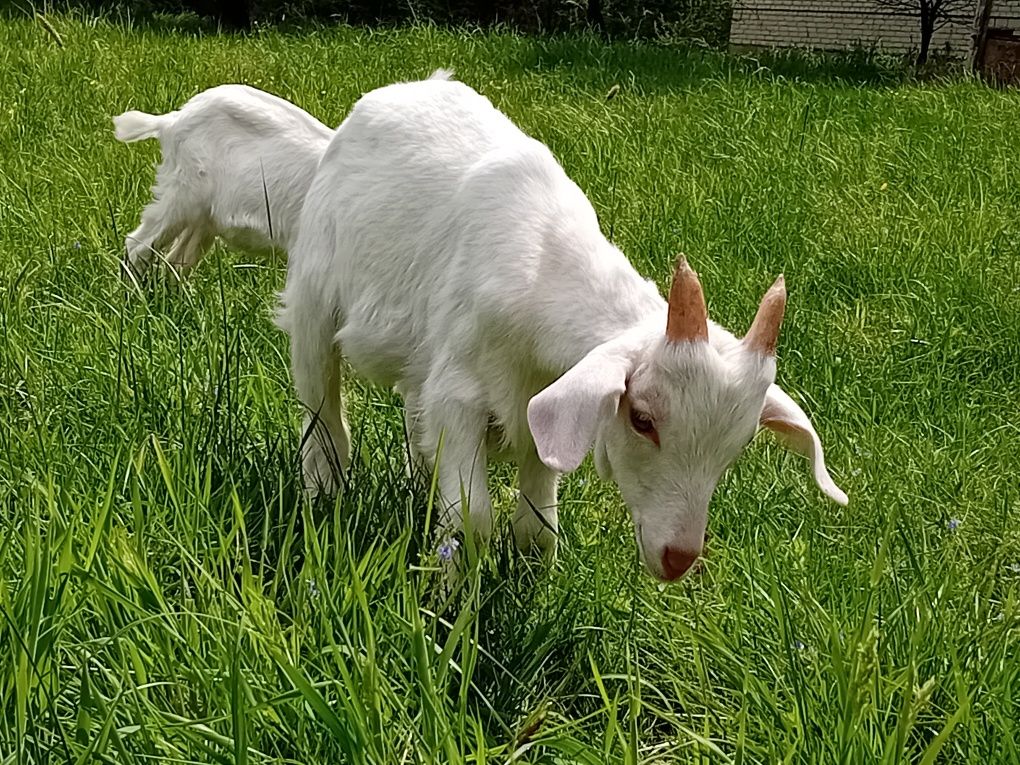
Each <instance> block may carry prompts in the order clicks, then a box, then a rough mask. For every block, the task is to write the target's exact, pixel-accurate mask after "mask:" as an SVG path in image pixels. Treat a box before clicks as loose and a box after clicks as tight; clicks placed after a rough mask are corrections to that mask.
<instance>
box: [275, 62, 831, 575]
mask: <svg viewBox="0 0 1020 765" xmlns="http://www.w3.org/2000/svg"><path fill="white" fill-rule="evenodd" d="M281 298H282V306H281V309H280V315H279V324H280V326H282V327H283V328H284V329H286V330H287V331H288V332H289V334H290V341H291V353H292V365H293V374H294V383H295V386H296V389H297V394H298V396H299V398H300V399H301V401H302V402H303V404H304V405H305V406H306V407H307V410H308V412H309V414H308V417H307V419H306V423H305V442H304V456H303V461H304V472H305V477H306V482H307V483H308V484H309V485H313V486H318V487H319V488H320V489H324V490H327V491H328V490H332V489H335V488H336V485H337V480H338V474H337V468H338V467H339V468H343V467H345V466H346V465H347V462H348V459H349V449H350V436H349V431H348V427H347V424H346V422H345V417H344V410H343V405H342V402H341V399H340V387H341V386H340V370H341V366H340V358H341V354H342V355H343V356H344V357H345V358H346V359H347V360H348V361H349V362H350V363H351V365H352V366H353V367H354V368H355V369H356V370H357V371H358V372H360V373H361V374H363V375H364V376H366V377H367V378H369V379H371V380H373V381H375V382H377V383H379V384H382V385H393V386H395V387H396V389H397V390H398V392H400V393H401V394H402V396H403V397H404V401H405V404H406V418H407V425H408V431H409V433H410V434H411V436H412V447H413V454H414V455H416V456H417V457H419V458H423V459H424V460H425V462H426V464H427V465H429V466H434V465H435V464H436V462H437V461H438V467H437V470H438V482H439V489H440V492H441V495H442V497H443V499H444V505H445V510H446V515H445V517H444V518H443V519H442V522H443V523H444V532H445V533H451V532H453V531H456V530H457V529H458V528H459V527H460V523H461V522H462V521H463V520H465V519H467V520H468V521H469V523H470V526H471V528H472V529H473V530H474V532H476V533H477V534H478V535H480V537H481V538H482V539H483V540H484V539H485V538H487V536H488V535H489V534H490V533H491V525H492V520H491V502H490V497H489V493H488V489H487V486H486V475H487V474H486V462H487V459H488V458H489V457H490V456H492V455H493V454H494V451H495V452H497V453H502V454H509V455H510V456H512V457H513V458H514V459H515V461H516V462H517V464H518V466H519V469H520V474H519V476H520V493H521V496H520V499H519V504H518V509H517V512H516V515H515V518H514V533H515V538H516V541H517V544H518V546H519V547H521V548H523V549H527V548H529V547H531V546H532V545H533V544H536V543H537V544H538V545H539V546H540V548H541V549H542V550H543V552H545V553H547V554H551V553H553V552H554V550H555V544H556V530H557V510H556V483H557V474H558V473H563V472H568V471H571V470H574V469H575V468H577V467H578V465H580V463H581V461H582V460H583V459H584V456H585V454H586V453H587V452H588V451H589V450H591V449H592V447H593V446H594V450H595V464H596V466H597V468H598V470H599V473H600V474H601V475H602V476H604V477H611V478H612V479H614V480H615V481H616V483H617V484H618V485H619V487H620V491H621V493H622V495H623V498H624V500H625V501H626V503H627V505H628V506H629V508H630V510H631V513H632V516H633V520H634V527H635V532H636V537H637V542H638V546H639V549H640V552H641V558H642V560H643V561H644V564H645V566H646V568H647V569H648V570H649V571H650V572H651V573H652V574H654V575H655V576H657V577H659V578H661V579H664V580H672V579H676V578H677V577H679V576H681V575H682V574H683V573H684V572H685V571H687V570H688V569H689V568H690V567H691V565H692V564H693V563H694V561H695V560H696V558H697V557H698V555H699V554H700V553H701V550H702V544H703V539H704V535H705V527H706V523H707V513H708V504H709V499H710V497H711V496H712V492H713V489H714V487H715V485H716V482H717V481H718V480H719V477H720V476H721V475H722V473H723V471H725V470H726V468H727V466H728V465H729V464H730V463H731V462H732V461H733V460H734V459H735V458H736V457H737V456H738V455H739V454H740V452H741V450H742V449H743V448H744V446H745V445H746V444H747V443H748V441H750V440H751V438H752V436H753V435H754V434H755V432H756V430H757V429H758V427H759V426H764V427H766V428H770V429H772V430H774V431H776V432H777V433H779V434H781V435H782V436H783V437H784V438H785V440H786V442H787V443H788V444H789V445H790V446H791V447H792V448H793V449H795V450H796V451H798V452H801V453H804V454H806V455H807V456H809V457H810V459H811V462H812V465H813V468H814V477H815V480H816V481H817V483H818V485H819V486H820V487H821V489H822V491H824V492H825V493H826V494H828V495H829V496H830V497H831V498H832V499H834V500H835V501H837V502H840V503H845V502H846V501H847V498H846V495H845V494H844V493H843V492H842V491H841V490H840V489H839V488H838V487H837V486H836V485H835V484H834V483H833V481H832V479H831V478H830V477H829V474H828V473H827V472H826V469H825V462H824V459H823V455H822V447H821V444H820V442H819V439H818V436H817V434H816V433H815V430H814V428H813V427H812V425H811V422H810V421H809V420H808V418H807V417H806V416H805V414H804V412H803V411H801V409H800V408H799V407H798V406H797V404H795V403H794V402H793V401H792V400H791V399H790V397H789V396H787V395H786V394H785V393H784V392H783V391H782V390H781V389H780V388H778V387H777V386H776V385H775V384H774V378H775V373H776V361H775V348H776V339H777V334H778V332H779V325H780V322H781V320H782V317H783V309H784V304H785V299H786V293H785V288H784V284H783V280H782V277H780V278H779V280H777V281H776V283H775V285H773V287H772V288H771V289H770V290H769V291H768V292H767V293H766V295H765V297H764V299H763V300H762V302H761V306H760V308H759V310H758V315H757V317H756V318H755V320H754V322H753V324H752V325H751V328H750V330H749V331H748V333H747V335H746V336H745V337H744V338H743V339H737V338H735V337H734V336H733V335H732V334H731V333H730V332H727V331H726V330H724V329H722V328H721V327H719V326H717V325H716V324H714V323H712V322H710V321H708V319H707V315H706V310H705V301H704V297H703V295H702V291H701V285H700V283H699V281H698V277H697V275H696V274H695V273H694V271H692V270H691V269H690V268H689V267H688V266H687V264H686V262H685V261H684V260H682V259H681V261H680V264H679V266H678V267H677V270H676V274H675V276H674V278H673V285H672V289H671V290H670V296H669V301H668V302H667V301H666V300H664V299H663V298H662V297H661V296H660V295H659V293H658V291H657V290H656V288H655V286H654V284H652V283H651V282H649V281H646V280H645V279H643V278H642V277H641V276H640V275H639V274H638V273H637V272H636V271H635V270H634V268H633V267H632V266H631V264H630V263H629V262H628V261H627V259H626V258H625V257H624V256H623V255H622V254H621V253H620V251H619V250H617V249H616V247H614V246H613V245H612V244H610V243H609V242H608V241H607V240H606V238H605V237H604V236H603V235H602V233H601V231H600V230H599V224H598V221H597V219H596V216H595V211H594V210H593V209H592V206H591V204H590V203H589V201H588V200H587V198H585V196H584V194H583V193H582V192H581V190H580V189H579V188H578V187H577V186H576V185H575V184H574V183H573V182H572V181H571V180H570V179H569V178H568V177H567V175H566V174H565V173H564V171H563V169H562V168H561V167H560V165H559V164H558V163H557V161H556V160H555V159H554V157H553V155H552V154H551V153H550V151H549V150H548V149H547V148H546V147H545V146H544V145H543V144H541V143H539V142H538V141H536V140H534V139H532V138H529V137H528V136H527V135H525V134H524V133H522V132H521V131H520V130H519V129H518V128H517V127H516V126H514V124H513V123H511V122H510V120H509V119H507V117H505V116H504V115H503V114H502V113H500V112H499V111H497V110H496V109H495V108H494V107H493V106H492V105H491V104H490V103H489V101H488V100H487V99H486V98H484V97H482V96H481V95H479V94H478V93H476V92H475V91H473V90H471V89H470V88H469V87H467V86H466V85H463V84H461V83H458V82H448V81H442V80H438V79H432V80H427V81H421V82H412V83H403V84H396V85H391V86H388V87H384V88H381V89H379V90H375V91H373V92H371V93H368V94H367V95H365V96H364V97H363V98H361V100H360V101H358V103H357V104H356V105H355V106H354V109H353V110H352V111H351V114H350V115H349V116H348V118H347V119H346V120H345V121H344V122H343V124H341V126H340V127H339V128H338V129H337V132H336V135H335V136H334V138H333V140H332V141H331V142H330V145H329V148H327V149H326V153H325V154H324V156H323V159H322V161H321V163H320V164H319V168H318V170H317V172H316V175H315V179H314V180H313V181H312V185H311V188H310V189H309V192H308V196H307V197H306V200H305V206H304V209H303V210H302V212H301V225H300V230H299V232H298V237H297V241H296V242H295V244H294V247H293V248H292V249H291V252H290V259H289V265H288V275H287V284H286V288H285V290H284V292H283V294H282V296H281ZM465 500H466V501H467V507H466V508H465V507H464V506H463V503H464V501H465Z"/></svg>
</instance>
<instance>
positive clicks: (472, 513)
mask: <svg viewBox="0 0 1020 765" xmlns="http://www.w3.org/2000/svg"><path fill="white" fill-rule="evenodd" d="M429 389H431V391H430V390H429ZM452 389H454V388H453V387H452V386H447V385H444V384H442V383H437V384H435V385H432V384H430V385H429V386H427V387H426V390H424V391H423V395H422V402H421V405H422V410H421V415H420V416H421V420H420V427H421V432H422V435H423V444H422V446H423V453H424V456H425V457H426V459H427V462H428V463H429V464H430V466H432V467H434V468H435V470H436V474H437V479H438V487H439V500H438V501H439V503H440V505H439V507H440V512H439V526H438V533H439V537H440V539H442V540H444V543H447V542H448V540H449V539H450V538H451V537H452V536H454V535H455V534H456V533H457V532H459V531H460V530H462V529H463V528H464V524H465V522H466V523H467V524H468V526H469V528H470V530H471V532H472V534H473V535H474V539H475V540H476V541H477V542H478V543H480V544H483V545H484V544H486V543H487V542H488V540H489V537H490V536H492V499H491V497H490V496H489V482H488V460H487V455H486V449H485V436H486V430H487V428H488V424H489V417H488V412H487V411H486V410H485V408H484V407H482V406H479V405H477V403H475V402H473V401H465V400H461V399H455V398H452V397H450V395H449V394H448V393H446V391H449V390H452ZM447 557H449V556H447Z"/></svg>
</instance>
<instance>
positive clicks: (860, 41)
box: [730, 0, 1020, 55]
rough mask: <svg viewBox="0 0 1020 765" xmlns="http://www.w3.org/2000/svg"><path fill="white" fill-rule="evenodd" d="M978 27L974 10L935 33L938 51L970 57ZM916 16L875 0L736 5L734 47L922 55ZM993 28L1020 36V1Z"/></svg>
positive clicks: (996, 12) (1007, 2)
mask: <svg viewBox="0 0 1020 765" xmlns="http://www.w3.org/2000/svg"><path fill="white" fill-rule="evenodd" d="M973 22H974V17H973V12H972V11H970V10H969V9H968V10H967V11H966V12H964V13H962V14H960V15H959V16H956V17H954V18H953V21H952V23H949V24H946V25H945V26H944V27H942V29H940V30H938V31H937V32H936V33H935V37H934V38H933V40H932V50H933V51H942V50H946V49H948V50H949V51H950V52H951V53H953V54H956V55H965V54H966V53H967V50H968V48H969V46H970V35H971V30H972V25H973ZM920 26H921V25H920V21H919V18H918V14H917V13H916V12H911V11H909V10H900V9H897V8H885V7H882V6H880V5H878V4H877V3H876V2H875V1H874V0H734V3H733V21H732V24H731V26H730V44H732V45H737V46H756V47H766V48H781V47H787V46H799V47H805V48H821V49H823V50H839V49H843V48H849V47H852V46H855V45H862V46H864V47H871V46H872V45H874V46H875V47H878V48H881V49H882V50H886V51H889V52H893V53H906V52H908V51H912V50H917V48H918V44H919V37H920ZM990 26H991V28H1000V29H1013V30H1016V31H1020V0H997V2H996V3H995V5H994V7H993V13H992V20H991V25H990Z"/></svg>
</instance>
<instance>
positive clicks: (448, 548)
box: [438, 538, 460, 560]
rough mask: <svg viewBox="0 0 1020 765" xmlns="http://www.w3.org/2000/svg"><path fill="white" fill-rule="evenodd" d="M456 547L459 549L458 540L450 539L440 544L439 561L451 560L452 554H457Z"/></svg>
mask: <svg viewBox="0 0 1020 765" xmlns="http://www.w3.org/2000/svg"><path fill="white" fill-rule="evenodd" d="M458 547H460V540H458V539H453V538H450V539H447V540H446V541H445V542H443V543H441V544H440V545H439V548H438V552H439V558H440V560H453V554H454V553H455V552H457V548H458Z"/></svg>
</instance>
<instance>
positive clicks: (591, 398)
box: [528, 348, 632, 473]
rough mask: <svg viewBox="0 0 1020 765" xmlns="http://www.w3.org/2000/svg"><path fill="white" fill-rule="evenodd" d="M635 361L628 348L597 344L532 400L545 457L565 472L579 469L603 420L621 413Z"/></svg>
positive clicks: (532, 421) (534, 428)
mask: <svg viewBox="0 0 1020 765" xmlns="http://www.w3.org/2000/svg"><path fill="white" fill-rule="evenodd" d="M631 366H632V364H631V361H630V358H629V357H628V356H627V355H626V354H622V353H618V352H607V351H606V350H604V349H602V348H596V349H595V350H593V351H591V352H590V353H589V354H588V355H587V356H585V357H584V358H583V359H581V360H580V361H579V362H577V364H575V365H574V366H573V367H571V368H570V369H568V370H567V371H566V373H564V375H563V376H562V377H560V379H558V380H557V381H556V382H554V383H553V384H552V385H550V386H549V387H548V388H546V389H545V390H543V391H542V392H541V393H538V394H537V395H536V396H534V397H533V398H532V399H531V401H530V402H528V427H530V428H531V435H532V437H533V438H534V439H535V446H536V447H537V448H538V456H539V459H541V460H542V462H544V463H545V464H546V465H547V466H548V467H549V468H551V469H553V470H555V471H557V472H559V473H569V472H570V471H572V470H576V469H577V467H578V466H579V465H580V464H581V462H582V461H583V460H584V455H585V454H587V453H588V450H589V449H591V446H592V443H594V441H595V435H596V434H597V432H598V428H599V425H600V423H601V422H603V421H604V420H605V419H606V418H609V417H614V416H615V415H616V410H617V408H618V407H619V404H620V396H622V395H623V392H624V391H625V390H626V389H627V375H628V374H629V373H630V369H631Z"/></svg>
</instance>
